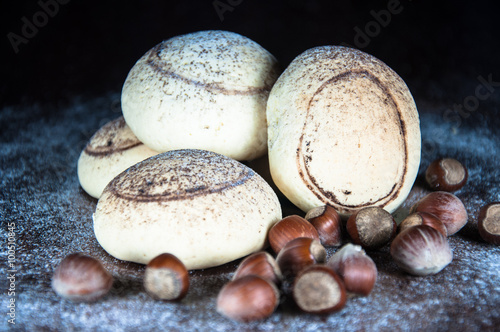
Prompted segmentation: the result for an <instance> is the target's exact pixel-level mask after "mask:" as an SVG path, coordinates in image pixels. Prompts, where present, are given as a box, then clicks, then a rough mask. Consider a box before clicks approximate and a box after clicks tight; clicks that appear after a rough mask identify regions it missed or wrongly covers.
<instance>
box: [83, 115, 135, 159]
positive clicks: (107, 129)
mask: <svg viewBox="0 0 500 332" xmlns="http://www.w3.org/2000/svg"><path fill="white" fill-rule="evenodd" d="M141 144H142V143H141V141H139V140H138V139H137V137H135V135H134V133H133V132H132V131H131V130H130V128H129V127H128V126H127V124H126V123H125V119H124V118H123V116H121V117H119V118H117V119H115V120H113V121H111V122H109V123H107V124H106V125H104V126H103V127H102V128H101V129H99V130H98V131H97V132H96V133H95V134H94V135H93V136H92V138H91V139H90V141H89V143H88V144H87V146H86V147H85V153H87V154H88V155H91V156H96V157H98V156H107V155H110V154H113V153H117V152H121V151H125V150H128V149H131V148H133V147H135V146H138V145H141Z"/></svg>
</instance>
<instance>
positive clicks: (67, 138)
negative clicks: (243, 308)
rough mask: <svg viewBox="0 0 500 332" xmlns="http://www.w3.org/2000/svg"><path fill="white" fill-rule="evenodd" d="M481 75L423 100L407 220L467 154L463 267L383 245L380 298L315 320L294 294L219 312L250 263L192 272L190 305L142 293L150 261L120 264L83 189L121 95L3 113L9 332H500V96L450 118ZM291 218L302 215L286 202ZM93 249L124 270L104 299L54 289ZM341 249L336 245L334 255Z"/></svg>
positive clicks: (1, 182)
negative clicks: (486, 232) (444, 160)
mask: <svg viewBox="0 0 500 332" xmlns="http://www.w3.org/2000/svg"><path fill="white" fill-rule="evenodd" d="M476 85H477V81H471V82H465V83H464V91H466V92H465V93H462V94H457V95H456V97H455V98H454V99H451V101H450V100H446V99H445V98H441V101H440V102H436V100H439V99H440V96H433V95H432V93H430V94H429V98H428V99H422V100H418V99H417V106H418V108H419V111H420V113H421V127H422V138H423V142H424V148H423V159H422V164H421V168H420V173H419V174H420V175H419V178H418V179H417V182H416V184H415V186H414V189H413V190H412V193H411V195H410V197H409V198H408V200H407V202H406V203H405V205H404V206H403V209H402V211H399V215H401V214H404V209H405V208H408V207H409V206H410V205H411V204H412V203H413V202H414V201H415V200H416V199H418V198H419V197H421V196H423V195H424V194H425V193H426V191H427V190H426V189H425V186H424V185H423V182H422V174H423V172H424V170H425V167H426V165H428V163H429V162H430V161H431V160H432V159H434V158H436V157H439V156H451V157H455V158H457V159H459V160H462V161H463V162H464V163H465V164H466V165H467V166H468V168H469V173H470V177H469V182H468V184H467V185H466V187H464V188H463V189H462V190H461V191H459V192H457V195H458V196H459V197H460V198H461V199H462V200H463V201H464V203H465V205H466V207H467V210H468V212H469V222H468V224H467V226H466V227H465V228H464V229H463V230H462V231H461V232H459V234H458V235H455V236H453V237H451V238H450V245H451V248H452V250H453V253H454V259H453V261H452V263H451V264H450V265H449V266H448V267H447V268H445V269H444V270H443V271H442V272H440V273H439V274H437V275H435V276H428V277H414V276H409V275H406V274H404V273H402V272H401V271H400V270H399V269H398V268H397V266H396V265H395V263H394V262H392V260H391V259H390V256H389V248H388V246H386V247H384V248H382V249H380V250H378V251H371V252H369V255H370V256H371V257H372V258H373V259H374V261H375V262H376V264H377V267H378V269H379V279H378V281H377V283H376V285H375V288H374V290H373V292H372V293H371V294H370V295H369V296H368V297H355V298H350V299H349V300H348V302H347V305H346V307H345V308H344V309H342V310H341V311H340V312H338V313H334V314H330V315H327V316H315V315H309V314H304V313H301V312H299V311H298V310H297V309H296V308H294V306H293V304H292V303H291V302H290V300H289V299H287V298H284V299H283V303H282V304H281V305H280V307H279V308H278V310H277V312H276V313H275V314H274V315H273V316H271V317H270V318H269V319H267V320H265V321H262V322H253V323H249V324H239V323H236V322H233V321H231V320H228V319H226V318H223V317H222V316H220V315H219V314H218V313H217V312H216V310H215V299H216V296H217V293H218V291H219V289H220V288H221V287H222V286H223V284H224V283H226V282H227V281H228V280H229V279H230V278H231V276H232V273H233V272H234V270H235V269H236V266H237V263H238V262H233V263H229V264H226V265H224V266H221V267H217V268H212V269H206V270H203V271H192V272H190V276H191V288H190V290H189V293H188V295H187V297H186V298H185V299H184V300H182V301H181V302H180V303H165V302H157V301H154V300H152V299H151V298H149V297H148V296H147V295H146V293H145V292H144V291H143V289H142V284H141V278H142V273H143V271H144V268H143V266H141V265H138V264H132V263H126V262H122V261H118V260H116V259H114V258H112V257H110V256H109V255H108V254H106V253H105V252H104V251H103V250H102V249H101V248H100V246H99V244H98V243H97V241H96V240H95V237H94V234H93V230H92V219H91V214H92V213H93V211H94V209H95V205H96V202H97V201H96V200H95V199H92V198H91V197H89V196H88V195H87V194H85V192H83V190H82V189H81V188H80V186H79V184H78V179H77V176H76V162H77V159H78V155H79V153H80V151H81V149H82V148H83V146H84V144H85V142H86V141H87V140H88V139H89V138H90V136H91V135H92V134H93V132H94V131H95V130H97V129H98V128H99V127H100V126H101V125H102V124H104V123H105V122H107V121H109V120H111V119H113V118H115V117H117V116H119V115H120V113H119V112H120V111H119V107H117V105H118V103H117V101H118V100H119V95H118V94H109V95H106V96H102V97H101V98H94V99H82V98H75V99H74V100H73V101H72V102H70V103H65V104H57V103H53V104H44V105H39V104H34V105H20V106H12V107H7V108H4V109H2V110H1V113H0V126H1V133H0V175H1V176H0V213H1V225H2V226H1V228H0V236H1V238H2V241H3V242H2V243H3V245H2V250H1V252H0V257H1V266H0V275H1V280H2V282H1V283H0V285H1V287H2V290H1V294H2V295H1V305H0V308H1V309H0V312H1V315H0V317H1V321H0V330H6V329H9V328H16V329H18V330H30V331H34V330H42V331H44V330H51V331H52V330H55V331H57V330H59V331H71V330H82V329H86V330H89V329H90V330H98V331H110V330H114V331H115V330H116V331H137V330H139V329H140V330H154V329H155V330H169V331H180V330H182V331H202V330H203V331H205V330H211V331H264V330H280V331H285V330H287V331H288V330H289V331H323V330H337V331H342V330H350V331H352V330H359V331H380V330H425V331H446V330H448V331H480V330H481V331H488V330H489V331H493V330H495V329H496V330H499V326H500V247H496V246H493V245H489V244H486V243H484V242H483V241H482V240H481V238H480V237H479V236H478V233H477V227H476V223H477V213H478V209H479V208H480V206H481V205H483V204H485V203H487V202H490V201H494V200H500V186H499V181H500V180H499V179H500V170H499V167H498V165H499V164H500V137H499V136H500V135H499V134H500V130H499V127H500V120H499V115H500V112H499V111H498V106H499V105H500V101H499V99H500V98H499V96H498V95H499V94H500V93H499V92H498V91H496V93H494V94H492V96H491V97H490V98H489V99H488V100H487V101H485V102H481V103H480V107H479V109H478V110H477V111H475V112H474V113H471V115H470V116H469V117H468V118H462V119H461V120H462V121H461V123H460V124H458V122H457V121H454V122H451V121H446V120H445V119H444V118H443V114H444V112H445V111H446V109H447V108H448V107H450V105H451V103H452V102H461V100H462V99H461V98H463V97H465V96H467V91H469V92H473V91H474V88H475V86H476ZM284 208H285V214H290V213H295V212H296V210H294V208H293V207H291V206H289V205H288V203H286V202H285V201H284ZM12 222H14V223H15V225H16V226H15V245H16V249H15V259H16V270H17V272H16V273H15V276H16V283H15V292H16V295H15V297H14V298H15V303H16V320H15V322H16V324H15V326H13V325H10V324H8V323H7V319H8V317H7V312H8V308H7V303H8V301H9V299H10V298H11V297H10V296H9V295H8V288H9V285H8V283H7V281H6V276H7V274H8V271H7V270H8V269H9V267H8V266H7V258H8V257H7V254H8V252H7V249H6V242H7V237H8V234H7V232H8V227H7V224H8V223H12ZM75 251H82V252H85V253H87V254H89V255H91V256H94V257H97V258H99V259H101V260H102V261H103V262H104V264H105V266H106V267H107V268H108V269H109V270H110V271H111V273H112V274H113V276H114V277H115V279H116V280H115V284H114V286H113V288H112V290H111V292H110V294H109V295H107V296H106V297H105V298H103V299H102V300H100V301H98V302H96V303H93V304H75V303H71V302H68V301H66V300H63V299H61V298H59V297H58V296H57V295H56V294H55V293H54V292H53V291H52V289H51V287H50V280H51V276H52V273H53V271H54V269H55V267H56V266H57V264H58V263H59V262H60V260H61V259H62V258H63V257H64V256H66V255H67V254H69V253H72V252H75ZM333 252H334V250H333V249H331V248H330V249H328V253H329V255H331V254H333Z"/></svg>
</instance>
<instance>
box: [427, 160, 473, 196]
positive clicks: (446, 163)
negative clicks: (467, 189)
mask: <svg viewBox="0 0 500 332" xmlns="http://www.w3.org/2000/svg"><path fill="white" fill-rule="evenodd" d="M467 178H468V172H467V168H465V166H464V165H462V164H461V163H460V162H459V161H458V160H456V159H452V158H442V159H437V160H434V161H433V162H432V163H431V164H430V165H429V167H427V170H426V171H425V180H426V181H427V184H428V185H429V186H430V187H431V189H433V190H442V191H455V190H458V189H460V188H462V187H463V186H464V185H465V183H466V182H467Z"/></svg>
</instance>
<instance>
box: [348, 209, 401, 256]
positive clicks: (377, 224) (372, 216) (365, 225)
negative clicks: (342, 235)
mask: <svg viewBox="0 0 500 332" xmlns="http://www.w3.org/2000/svg"><path fill="white" fill-rule="evenodd" d="M397 227H398V225H397V224H396V222H395V221H394V218H393V217H392V215H391V214H390V213H389V212H387V211H385V210H384V209H382V208H379V207H366V208H363V209H361V210H359V211H357V212H356V213H354V214H353V215H351V216H350V217H349V219H348V220H347V224H346V228H347V233H349V235H350V236H351V238H352V241H353V242H354V243H355V244H359V245H360V246H362V247H363V248H366V249H377V248H380V247H382V246H384V245H385V244H387V243H389V242H390V241H391V240H392V238H393V237H394V235H395V234H396V230H397Z"/></svg>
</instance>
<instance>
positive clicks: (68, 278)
mask: <svg viewBox="0 0 500 332" xmlns="http://www.w3.org/2000/svg"><path fill="white" fill-rule="evenodd" d="M112 285H113V277H112V276H111V274H110V273H109V272H108V271H107V270H106V269H105V268H104V266H103V265H102V264H101V262H100V261H98V260H97V259H95V258H92V257H89V256H86V255H84V254H81V253H74V254H70V255H68V256H66V257H65V258H64V259H63V260H62V261H61V263H60V264H59V266H58V267H57V268H56V270H55V272H54V276H53V277H52V288H53V289H54V291H55V292H56V293H57V294H58V295H60V296H62V297H64V298H66V299H68V300H71V301H75V302H92V301H95V300H97V299H99V298H101V297H103V296H104V295H105V294H106V293H108V291H109V290H110V289H111V286H112Z"/></svg>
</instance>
